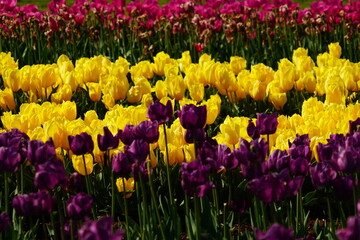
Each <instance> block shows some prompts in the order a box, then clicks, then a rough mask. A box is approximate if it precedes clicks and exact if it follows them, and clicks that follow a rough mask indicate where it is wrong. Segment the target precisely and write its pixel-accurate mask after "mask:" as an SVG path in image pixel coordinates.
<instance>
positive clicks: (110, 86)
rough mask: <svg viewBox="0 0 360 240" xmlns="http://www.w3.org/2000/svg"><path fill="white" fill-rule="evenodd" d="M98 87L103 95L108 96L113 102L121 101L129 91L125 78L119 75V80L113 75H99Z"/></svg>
mask: <svg viewBox="0 0 360 240" xmlns="http://www.w3.org/2000/svg"><path fill="white" fill-rule="evenodd" d="M100 85H101V86H102V89H101V90H102V92H103V94H104V95H107V94H110V95H111V96H112V97H113V98H114V100H123V99H125V97H126V94H127V92H128V90H129V87H130V85H129V81H128V79H127V78H126V76H123V75H121V76H120V78H118V77H115V76H113V75H101V76H100Z"/></svg>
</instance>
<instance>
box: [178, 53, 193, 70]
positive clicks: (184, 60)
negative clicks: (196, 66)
mask: <svg viewBox="0 0 360 240" xmlns="http://www.w3.org/2000/svg"><path fill="white" fill-rule="evenodd" d="M177 62H178V63H179V68H180V71H181V72H186V69H187V68H188V67H189V66H190V64H191V63H192V61H191V56H190V51H185V52H183V53H182V54H181V58H180V59H178V60H177Z"/></svg>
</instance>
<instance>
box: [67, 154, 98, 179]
mask: <svg viewBox="0 0 360 240" xmlns="http://www.w3.org/2000/svg"><path fill="white" fill-rule="evenodd" d="M84 159H85V162H84ZM71 161H72V164H73V167H74V169H75V170H76V171H77V172H78V173H80V174H81V175H83V176H85V175H89V174H91V173H92V171H93V168H94V162H93V157H92V156H91V154H85V155H75V154H73V155H72V157H71ZM84 165H85V166H84Z"/></svg>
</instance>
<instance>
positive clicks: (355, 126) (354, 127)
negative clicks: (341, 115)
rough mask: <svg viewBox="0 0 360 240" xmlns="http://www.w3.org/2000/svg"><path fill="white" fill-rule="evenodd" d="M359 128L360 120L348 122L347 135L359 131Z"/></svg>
mask: <svg viewBox="0 0 360 240" xmlns="http://www.w3.org/2000/svg"><path fill="white" fill-rule="evenodd" d="M359 127H360V118H358V119H356V120H355V121H349V133H350V134H353V133H354V132H357V131H359Z"/></svg>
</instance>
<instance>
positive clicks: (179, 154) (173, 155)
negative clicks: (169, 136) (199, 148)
mask: <svg viewBox="0 0 360 240" xmlns="http://www.w3.org/2000/svg"><path fill="white" fill-rule="evenodd" d="M168 151H169V165H171V166H172V165H174V164H176V163H182V162H183V161H184V153H183V149H182V148H179V147H178V146H175V145H173V144H171V143H168ZM161 153H162V154H163V156H164V158H163V159H164V163H165V164H168V162H167V159H166V151H165V150H164V151H161Z"/></svg>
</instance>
